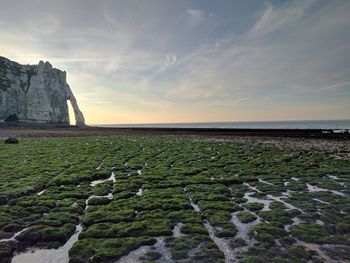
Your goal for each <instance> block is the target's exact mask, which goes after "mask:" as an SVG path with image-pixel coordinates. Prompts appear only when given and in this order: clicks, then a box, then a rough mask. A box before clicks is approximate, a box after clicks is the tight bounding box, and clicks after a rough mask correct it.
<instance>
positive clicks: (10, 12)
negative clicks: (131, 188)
mask: <svg viewBox="0 0 350 263" xmlns="http://www.w3.org/2000/svg"><path fill="white" fill-rule="evenodd" d="M0 1H2V8H1V9H0V51H1V55H3V56H7V57H9V58H10V59H13V60H17V61H19V62H21V63H31V64H32V63H37V62H38V61H39V60H49V61H50V62H51V63H52V64H53V65H54V66H55V67H57V68H62V69H64V70H66V71H67V72H68V79H69V81H70V82H71V86H72V88H73V90H74V91H75V93H76V96H77V97H78V99H79V100H80V101H81V107H82V109H83V110H85V111H87V113H86V115H87V119H88V120H89V115H90V116H93V115H94V113H93V112H94V111H96V112H97V107H99V109H100V108H101V107H103V109H105V110H106V111H107V109H110V110H111V111H112V110H113V111H114V110H118V112H120V114H126V113H130V114H131V112H132V113H135V110H136V108H137V109H139V111H140V112H141V111H143V112H144V113H145V112H150V111H152V110H154V111H155V110H156V109H159V111H161V110H164V112H163V114H164V116H165V114H169V116H168V117H169V121H171V120H172V114H175V112H179V114H180V113H182V112H183V115H181V116H186V118H189V117H188V116H193V118H194V119H193V120H197V119H195V118H198V109H201V111H202V112H205V109H207V111H212V110H213V108H215V109H216V110H215V112H212V113H211V114H208V112H206V113H207V114H205V115H206V116H211V117H213V116H214V115H215V114H216V115H215V116H217V118H219V119H220V118H223V117H222V116H225V118H229V116H232V117H231V118H232V119H234V118H237V115H235V114H234V113H238V112H239V113H240V114H241V115H242V116H249V118H253V117H252V116H254V111H253V109H254V108H256V107H257V106H256V105H259V110H257V109H256V110H255V112H256V116H258V117H257V118H263V117H264V118H267V117H266V116H271V117H272V116H275V115H274V114H275V112H276V111H281V112H282V111H283V109H287V108H288V109H291V108H292V106H293V105H292V101H293V100H296V99H297V100H298V101H299V103H303V104H302V106H300V108H303V107H304V109H307V107H308V105H310V103H311V102H312V103H313V104H315V105H316V104H317V106H314V108H315V109H316V108H317V109H321V108H322V107H321V105H324V111H322V112H321V111H320V112H319V115H321V114H323V113H324V112H326V111H327V110H328V111H329V112H331V111H332V110H333V108H334V107H333V108H332V106H331V103H329V101H330V100H332V102H334V101H336V102H337V103H338V105H342V106H341V108H339V107H340V106H339V107H338V108H337V111H336V112H337V113H336V112H335V113H334V114H338V115H337V116H344V114H345V113H344V112H346V111H348V112H350V106H346V105H350V103H349V104H346V103H345V100H346V98H349V97H348V96H349V95H350V94H349V93H350V82H349V76H350V63H349V61H350V29H349V26H348V25H349V24H350V18H349V13H350V2H349V1H346V0H334V1H325V0H300V1H293V0H291V1H283V3H282V2H279V1H272V0H271V2H267V3H264V2H262V1H258V0H256V1H255V0H252V1H249V2H247V3H244V4H242V3H239V2H234V1H222V2H221V3H220V4H208V3H206V2H199V3H196V4H194V3H192V2H191V1H185V0H184V1H182V0H179V1H157V0H154V1H147V2H143V1H141V2H140V1H133V0H130V1H127V2H125V3H121V2H116V1H109V0H106V1H102V2H101V3H100V4H97V3H96V2H94V1H81V0H77V1H74V2H73V3H71V5H72V6H71V7H70V8H67V6H68V5H67V3H68V2H67V1H40V0H38V1H34V2H27V1H18V0H11V1H10V0H0ZM347 100H348V99H347ZM327 105H328V106H327ZM261 109H263V110H264V111H265V112H266V115H261V113H260V111H261ZM230 112H232V114H231V113H230ZM315 112H316V111H312V112H311V111H310V116H309V117H308V118H319V116H316V115H317V114H315ZM153 113H154V112H153ZM153 113H152V114H153ZM185 113H186V114H185ZM213 114H214V115H213ZM230 114H231V115H230ZM269 114H270V115H269ZM295 114H296V115H295V116H294V117H293V118H298V116H297V115H298V114H299V113H298V112H296V113H295ZM292 115H293V113H289V115H288V116H292ZM142 116H145V115H142ZM162 116H163V115H162ZM164 116H163V117H164ZM179 116H180V115H179ZM334 116H335V115H334ZM301 117H304V115H303V116H301ZM96 118H97V116H96V117H91V120H90V122H98V121H96ZM164 118H165V117H164ZM179 118H180V117H179ZM242 118H243V117H242ZM247 118H248V117H247ZM335 118H336V116H335ZM151 119H152V120H156V117H154V116H152V118H151ZM186 120H187V119H186ZM202 120H204V119H202ZM205 120H207V119H205ZM220 120H222V119H220ZM111 122H113V120H111Z"/></svg>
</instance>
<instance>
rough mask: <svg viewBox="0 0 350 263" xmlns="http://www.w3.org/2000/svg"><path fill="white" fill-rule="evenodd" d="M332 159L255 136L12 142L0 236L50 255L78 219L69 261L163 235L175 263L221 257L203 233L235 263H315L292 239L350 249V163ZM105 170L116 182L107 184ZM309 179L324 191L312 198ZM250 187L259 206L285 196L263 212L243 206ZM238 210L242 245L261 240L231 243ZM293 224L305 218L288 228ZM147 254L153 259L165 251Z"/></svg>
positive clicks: (103, 256) (123, 250)
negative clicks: (234, 253)
mask: <svg viewBox="0 0 350 263" xmlns="http://www.w3.org/2000/svg"><path fill="white" fill-rule="evenodd" d="M333 155H334V152H327V151H317V150H314V149H309V150H305V149H294V148H281V147H276V146H274V145H263V144H260V143H257V142H255V141H253V140H252V141H249V140H248V141H245V142H240V141H235V140H226V141H215V140H198V139H193V138H180V137H162V136H153V137H152V136H149V137H145V136H117V137H87V138H72V139H70V138H67V139H65V138H62V139H24V140H22V141H21V143H20V144H19V145H16V146H15V147H13V146H9V145H2V146H1V147H0V158H1V161H2V163H1V166H0V239H9V238H11V237H13V235H14V234H16V233H18V232H19V231H21V230H23V229H26V230H25V231H23V232H22V233H20V234H19V235H18V236H16V238H15V240H16V241H11V242H16V244H19V245H20V247H22V248H25V247H28V246H34V247H44V248H45V247H46V248H54V247H58V246H61V245H63V244H64V243H65V242H66V241H67V240H68V238H69V237H70V236H72V234H73V233H74V231H75V226H76V225H78V224H82V226H83V230H82V232H81V233H80V235H79V240H78V241H77V242H76V243H75V244H74V245H73V247H72V249H71V250H70V252H69V255H70V259H71V262H73V263H74V262H110V261H115V260H117V259H119V258H120V257H122V256H124V255H128V253H130V252H131V251H133V250H135V249H137V248H139V247H141V246H155V244H156V243H157V238H159V237H165V244H166V246H167V248H169V250H170V253H171V256H172V259H173V260H181V262H223V261H224V254H223V253H222V251H221V249H222V248H221V247H219V246H218V245H217V244H216V243H215V242H214V241H213V239H212V238H211V237H210V236H209V235H210V234H213V235H214V236H215V237H216V238H219V239H220V238H221V239H223V240H228V241H229V245H230V247H231V248H232V249H235V248H240V247H247V246H249V249H248V251H247V252H244V253H243V254H241V255H240V261H241V262H298V261H296V260H299V262H307V261H308V260H314V261H316V260H317V257H319V255H315V253H310V252H308V251H306V250H305V249H304V247H303V246H300V245H297V244H296V240H295V239H293V238H296V239H298V240H300V241H304V242H309V243H318V244H342V245H343V246H348V245H350V244H349V242H348V240H349V232H350V231H349V223H348V222H349V220H350V217H349V216H350V215H349V214H350V199H349V190H348V189H349V186H350V180H349V174H350V165H349V162H348V161H347V160H342V159H335V158H334V157H332V156H333ZM112 172H113V173H114V174H115V182H114V181H113V180H112V179H111V180H107V179H108V178H110V176H111V173H112ZM330 175H332V176H336V177H333V179H332V177H330ZM296 178H297V180H296ZM334 178H335V179H334ZM259 179H260V180H259ZM94 180H105V181H103V182H102V181H101V182H100V183H98V184H92V182H93V181H94ZM106 180H107V181H106ZM243 183H249V187H250V188H249V187H248V186H247V185H244V184H243ZM306 184H310V185H313V186H317V187H319V188H321V189H327V190H326V191H316V192H310V191H309V190H308V187H307V185H306ZM140 189H141V190H142V191H140ZM254 189H256V190H254ZM287 190H289V192H287ZM248 191H249V192H253V194H252V195H251V197H255V198H258V199H264V200H265V199H267V200H270V201H272V200H271V199H269V195H271V196H275V197H283V198H281V200H280V201H272V202H271V203H270V204H269V209H267V210H266V211H265V209H263V208H264V205H263V204H261V203H256V202H249V203H247V199H245V198H244V197H245V193H247V192H248ZM332 191H338V193H341V194H342V195H339V194H335V193H334V192H332ZM110 195H112V198H111V196H110ZM88 199H89V200H88ZM87 200H88V202H87V204H88V208H87V209H85V208H86V201H87ZM282 201H283V202H282ZM191 202H192V203H191ZM286 204H287V205H286ZM288 204H289V205H293V206H295V207H296V208H298V209H290V208H289V207H288ZM193 205H197V206H198V209H197V208H195V207H193ZM196 209H197V210H196ZM243 210H244V211H243ZM233 214H236V215H237V216H238V217H239V218H240V220H241V221H242V223H248V224H250V223H251V222H254V221H255V220H256V219H259V220H260V222H259V223H257V224H256V225H251V227H250V228H249V230H248V234H249V237H248V239H249V240H254V241H257V243H255V244H254V245H251V243H250V242H247V241H249V240H245V239H242V238H239V237H237V234H240V233H241V232H240V229H239V226H236V225H234V224H233V223H232V220H231V219H232V215H233ZM296 217H297V218H298V219H299V220H301V223H299V224H297V223H296V224H294V219H295V218H296ZM259 220H257V222H258V221H259ZM320 222H321V223H322V224H324V225H321V224H320ZM179 223H180V224H181V227H179V231H180V232H179V233H178V234H177V235H178V236H175V234H174V232H175V230H174V229H175V226H176V225H177V224H179ZM205 224H209V225H210V226H212V228H213V233H209V232H208V229H207V228H206V227H205ZM253 224H255V223H253ZM293 224H294V225H293ZM287 225H290V228H289V231H286V229H285V226H287ZM276 240H278V242H279V244H280V245H281V247H279V246H277V245H276ZM11 242H0V257H1V258H6V260H8V261H9V260H10V259H11V257H12V254H13V252H14V251H15V250H16V249H17V248H16V246H13V245H11V244H12V243H11ZM341 249H343V250H341ZM324 250H327V254H328V255H329V256H330V257H331V258H333V259H335V260H345V259H347V255H348V254H347V253H348V252H347V250H346V247H344V248H340V247H329V248H328V247H327V249H324ZM337 250H339V251H340V252H339V254H337V253H336V252H335V251H337ZM143 256H144V259H143V260H144V261H157V260H160V258H159V257H160V256H161V253H160V252H159V251H151V252H148V253H146V254H145V255H143ZM315 256H316V257H315Z"/></svg>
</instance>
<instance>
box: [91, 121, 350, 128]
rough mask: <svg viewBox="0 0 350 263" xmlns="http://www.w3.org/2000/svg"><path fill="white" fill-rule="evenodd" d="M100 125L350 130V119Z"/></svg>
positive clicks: (123, 126) (117, 125)
mask: <svg viewBox="0 0 350 263" xmlns="http://www.w3.org/2000/svg"><path fill="white" fill-rule="evenodd" d="M95 126H99V127H116V128H138V127H141V128H226V129H230V128H241V129H332V130H350V120H308V121H307V120H303V121H245V122H188V123H147V124H106V125H102V124H101V125H95Z"/></svg>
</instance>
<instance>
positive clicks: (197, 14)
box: [186, 9, 205, 26]
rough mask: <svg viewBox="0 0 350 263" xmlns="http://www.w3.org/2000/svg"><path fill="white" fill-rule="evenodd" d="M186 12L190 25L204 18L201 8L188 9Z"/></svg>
mask: <svg viewBox="0 0 350 263" xmlns="http://www.w3.org/2000/svg"><path fill="white" fill-rule="evenodd" d="M186 14H187V16H188V18H189V23H190V25H191V26H196V25H198V24H199V23H201V22H203V21H204V19H205V12H203V11H202V10H195V9H188V10H187V11H186Z"/></svg>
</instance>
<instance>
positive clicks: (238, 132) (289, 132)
mask: <svg viewBox="0 0 350 263" xmlns="http://www.w3.org/2000/svg"><path fill="white" fill-rule="evenodd" d="M121 134H124V135H125V134H129V135H181V136H183V135H197V136H205V137H217V136H218V137H223V136H224V137H276V138H304V139H330V140H350V133H349V132H334V131H333V130H332V129H237V128H234V129H229V128H153V127H152V128H150V127H137V128H136V127H135V128H134V127H118V128H112V127H92V126H85V127H77V126H53V125H40V126H38V125H22V126H0V138H5V137H9V136H13V137H20V138H45V137H84V136H112V135H121Z"/></svg>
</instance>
